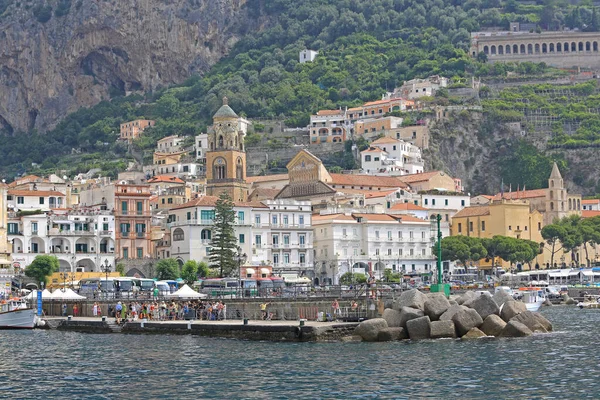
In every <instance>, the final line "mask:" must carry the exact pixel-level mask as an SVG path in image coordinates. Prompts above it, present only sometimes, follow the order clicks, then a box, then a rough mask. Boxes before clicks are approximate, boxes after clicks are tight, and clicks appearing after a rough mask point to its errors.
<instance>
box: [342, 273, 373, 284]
mask: <svg viewBox="0 0 600 400" xmlns="http://www.w3.org/2000/svg"><path fill="white" fill-rule="evenodd" d="M366 282H367V277H366V276H365V274H359V273H356V272H355V273H352V272H346V273H345V274H344V275H342V276H341V277H340V284H342V285H355V284H360V283H366Z"/></svg>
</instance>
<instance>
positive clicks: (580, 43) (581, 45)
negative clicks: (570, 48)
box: [578, 42, 583, 51]
mask: <svg viewBox="0 0 600 400" xmlns="http://www.w3.org/2000/svg"><path fill="white" fill-rule="evenodd" d="M578 49H579V51H583V42H579V47H578Z"/></svg>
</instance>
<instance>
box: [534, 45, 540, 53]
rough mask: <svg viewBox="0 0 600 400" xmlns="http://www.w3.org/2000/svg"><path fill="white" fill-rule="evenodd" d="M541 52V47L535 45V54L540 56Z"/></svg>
mask: <svg viewBox="0 0 600 400" xmlns="http://www.w3.org/2000/svg"><path fill="white" fill-rule="evenodd" d="M539 52H540V45H539V43H536V44H535V54H538V53H539Z"/></svg>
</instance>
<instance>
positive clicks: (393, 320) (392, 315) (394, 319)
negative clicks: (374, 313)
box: [381, 308, 402, 328]
mask: <svg viewBox="0 0 600 400" xmlns="http://www.w3.org/2000/svg"><path fill="white" fill-rule="evenodd" d="M381 318H383V319H385V321H386V322H387V324H388V327H390V328H398V327H400V326H402V324H401V322H402V314H401V313H400V311H396V310H393V309H391V308H386V309H385V310H383V315H382V316H381Z"/></svg>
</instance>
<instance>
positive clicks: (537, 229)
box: [450, 200, 546, 269]
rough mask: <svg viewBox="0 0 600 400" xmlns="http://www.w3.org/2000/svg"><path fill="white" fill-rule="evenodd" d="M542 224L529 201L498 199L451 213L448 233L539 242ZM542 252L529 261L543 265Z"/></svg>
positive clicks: (506, 263)
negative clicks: (499, 236) (507, 237)
mask: <svg viewBox="0 0 600 400" xmlns="http://www.w3.org/2000/svg"><path fill="white" fill-rule="evenodd" d="M543 226H544V224H543V216H542V214H541V213H540V212H539V211H537V210H530V206H529V201H527V200H499V201H493V202H491V203H490V204H488V205H483V206H474V207H466V208H463V209H462V210H461V211H459V212H458V213H456V214H455V215H454V217H452V226H451V227H450V235H451V236H458V235H464V236H472V237H477V238H492V237H494V236H496V235H502V236H509V237H513V238H516V239H526V240H531V241H534V242H536V243H541V242H543V241H544V239H543V238H542V228H543ZM545 256H546V254H540V255H539V256H538V257H536V259H535V260H534V261H532V265H533V266H535V265H536V264H538V265H540V266H541V265H543V263H544V260H545ZM502 266H503V267H508V266H509V263H508V262H503V263H502ZM490 267H491V265H486V263H484V262H481V263H480V268H481V269H489V268H490ZM526 268H527V266H524V269H526Z"/></svg>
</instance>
